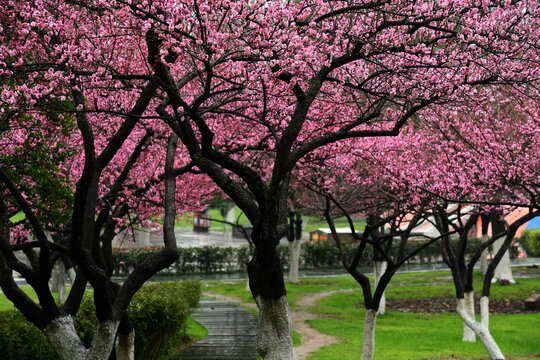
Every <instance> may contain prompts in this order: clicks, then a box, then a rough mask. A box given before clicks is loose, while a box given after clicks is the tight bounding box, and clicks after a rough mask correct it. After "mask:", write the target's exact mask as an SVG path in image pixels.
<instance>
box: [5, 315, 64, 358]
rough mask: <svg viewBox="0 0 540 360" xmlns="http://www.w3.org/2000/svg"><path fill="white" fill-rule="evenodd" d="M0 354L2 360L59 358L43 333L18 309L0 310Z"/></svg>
mask: <svg viewBox="0 0 540 360" xmlns="http://www.w3.org/2000/svg"><path fill="white" fill-rule="evenodd" d="M0 354H2V355H1V356H0V358H1V359H4V360H21V359H25V360H58V359H59V356H58V355H57V354H56V351H55V350H54V349H53V347H52V345H51V344H50V343H49V340H47V337H46V336H45V334H43V333H42V332H41V331H40V330H39V329H38V328H37V327H35V326H34V325H33V324H32V323H31V322H29V321H27V320H26V318H25V317H24V315H23V314H22V313H21V312H20V311H19V310H7V311H2V312H0Z"/></svg>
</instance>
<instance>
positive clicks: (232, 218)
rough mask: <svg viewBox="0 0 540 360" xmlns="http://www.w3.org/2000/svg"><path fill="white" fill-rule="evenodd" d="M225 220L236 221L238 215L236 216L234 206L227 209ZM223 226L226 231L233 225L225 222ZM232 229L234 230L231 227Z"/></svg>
mask: <svg viewBox="0 0 540 360" xmlns="http://www.w3.org/2000/svg"><path fill="white" fill-rule="evenodd" d="M225 221H228V222H230V223H234V222H235V221H236V217H235V216H234V206H233V207H232V208H230V209H229V210H228V211H227V215H226V216H225ZM223 228H224V229H225V231H228V230H229V228H231V226H230V225H228V224H225V223H223ZM231 231H232V228H231Z"/></svg>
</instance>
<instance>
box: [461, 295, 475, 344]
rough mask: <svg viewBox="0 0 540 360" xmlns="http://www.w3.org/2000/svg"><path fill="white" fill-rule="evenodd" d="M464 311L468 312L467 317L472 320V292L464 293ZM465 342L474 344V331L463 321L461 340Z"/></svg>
mask: <svg viewBox="0 0 540 360" xmlns="http://www.w3.org/2000/svg"><path fill="white" fill-rule="evenodd" d="M464 300H465V310H466V311H467V312H468V316H469V317H470V318H471V319H474V291H469V292H466V293H465V299H464ZM462 341H465V342H475V341H476V335H475V334H474V330H473V329H471V328H470V327H469V326H467V324H466V323H465V321H463V339H462Z"/></svg>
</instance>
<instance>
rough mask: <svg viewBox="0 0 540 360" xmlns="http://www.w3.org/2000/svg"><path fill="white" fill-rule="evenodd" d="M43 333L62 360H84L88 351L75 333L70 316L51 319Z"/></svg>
mask: <svg viewBox="0 0 540 360" xmlns="http://www.w3.org/2000/svg"><path fill="white" fill-rule="evenodd" d="M43 332H44V333H45V335H46V336H47V338H48V339H49V341H50V342H51V345H52V346H53V347H54V349H55V350H56V351H57V352H58V355H60V357H61V358H62V359H63V360H84V359H86V358H87V355H88V350H87V349H85V347H84V344H83V343H82V341H81V339H80V338H79V336H78V335H77V332H76V331H75V326H74V325H73V319H72V318H71V316H60V317H57V318H55V319H53V320H52V321H51V322H50V323H49V325H47V326H46V327H45V329H43Z"/></svg>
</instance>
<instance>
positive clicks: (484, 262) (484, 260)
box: [480, 234, 489, 275]
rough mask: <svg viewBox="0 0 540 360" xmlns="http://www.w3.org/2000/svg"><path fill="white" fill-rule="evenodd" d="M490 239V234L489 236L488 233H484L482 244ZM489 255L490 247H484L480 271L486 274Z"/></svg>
mask: <svg viewBox="0 0 540 360" xmlns="http://www.w3.org/2000/svg"><path fill="white" fill-rule="evenodd" d="M488 240H489V236H487V234H486V235H482V240H481V243H482V244H483V243H486V242H488ZM487 256H488V249H484V250H483V251H482V255H480V272H481V273H482V274H483V275H486V271H487V267H488V260H487Z"/></svg>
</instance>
